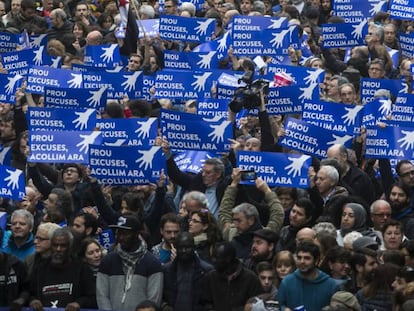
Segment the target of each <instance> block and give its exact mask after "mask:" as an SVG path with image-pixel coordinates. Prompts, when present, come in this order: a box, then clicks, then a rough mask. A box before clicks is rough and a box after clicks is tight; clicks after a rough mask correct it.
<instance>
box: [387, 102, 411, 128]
mask: <svg viewBox="0 0 414 311" xmlns="http://www.w3.org/2000/svg"><path fill="white" fill-rule="evenodd" d="M384 122H386V123H387V125H394V126H402V127H411V126H412V124H413V122H414V94H401V95H399V96H398V97H397V99H396V100H395V104H394V105H392V106H391V108H390V113H389V116H388V118H386V119H385V120H384Z"/></svg>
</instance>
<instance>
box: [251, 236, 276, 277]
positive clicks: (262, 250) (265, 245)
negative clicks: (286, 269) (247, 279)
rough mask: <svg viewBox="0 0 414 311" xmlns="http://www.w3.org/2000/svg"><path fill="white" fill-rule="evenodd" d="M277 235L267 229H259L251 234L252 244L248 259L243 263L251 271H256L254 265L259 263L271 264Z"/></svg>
mask: <svg viewBox="0 0 414 311" xmlns="http://www.w3.org/2000/svg"><path fill="white" fill-rule="evenodd" d="M276 242H277V234H276V233H275V232H273V231H272V230H269V229H259V230H257V231H255V232H254V233H253V242H252V247H251V252H250V257H249V258H248V259H247V260H246V261H245V262H244V263H243V264H244V266H245V267H246V268H248V269H250V270H252V271H256V265H257V264H258V263H259V262H261V261H267V262H269V263H272V260H273V255H274V251H275V248H276Z"/></svg>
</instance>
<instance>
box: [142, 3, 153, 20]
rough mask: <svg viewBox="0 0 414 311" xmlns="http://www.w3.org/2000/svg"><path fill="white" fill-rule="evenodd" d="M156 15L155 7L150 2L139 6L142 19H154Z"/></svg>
mask: <svg viewBox="0 0 414 311" xmlns="http://www.w3.org/2000/svg"><path fill="white" fill-rule="evenodd" d="M154 16H155V11H154V8H153V7H152V6H150V5H148V4H143V5H141V7H140V8H139V17H140V19H152V18H154Z"/></svg>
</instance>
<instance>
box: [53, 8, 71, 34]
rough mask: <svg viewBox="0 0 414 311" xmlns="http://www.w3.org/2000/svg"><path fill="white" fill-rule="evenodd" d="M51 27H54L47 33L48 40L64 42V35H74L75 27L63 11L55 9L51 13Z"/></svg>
mask: <svg viewBox="0 0 414 311" xmlns="http://www.w3.org/2000/svg"><path fill="white" fill-rule="evenodd" d="M50 25H51V26H52V27H51V28H50V29H49V30H48V31H47V38H48V40H51V39H57V40H62V38H63V37H64V35H67V34H70V33H72V26H73V25H72V23H71V22H70V21H69V20H68V18H67V15H66V13H65V11H63V10H62V9H54V10H53V11H52V12H51V13H50Z"/></svg>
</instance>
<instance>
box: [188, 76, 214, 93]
mask: <svg viewBox="0 0 414 311" xmlns="http://www.w3.org/2000/svg"><path fill="white" fill-rule="evenodd" d="M211 74H212V72H205V73H203V74H202V75H201V76H197V75H194V76H193V78H195V79H196V80H195V81H194V82H193V83H191V86H193V87H194V89H195V90H196V91H197V92H201V91H204V90H205V88H206V81H207V79H208V77H210V76H211Z"/></svg>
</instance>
